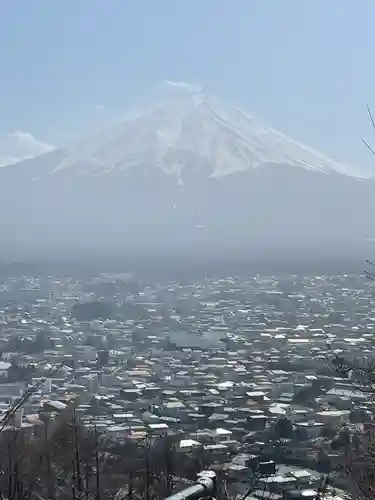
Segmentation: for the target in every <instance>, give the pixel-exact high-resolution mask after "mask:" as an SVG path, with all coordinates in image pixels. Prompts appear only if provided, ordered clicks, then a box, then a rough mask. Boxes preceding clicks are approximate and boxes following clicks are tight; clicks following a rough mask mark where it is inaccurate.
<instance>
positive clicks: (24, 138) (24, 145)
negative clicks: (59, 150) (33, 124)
mask: <svg viewBox="0 0 375 500" xmlns="http://www.w3.org/2000/svg"><path fill="white" fill-rule="evenodd" d="M54 149H55V147H54V146H52V145H51V144H47V143H45V142H41V141H38V140H37V139H35V137H34V136H32V135H31V134H29V133H28V132H20V131H16V132H13V133H11V134H7V135H6V136H5V137H3V138H0V167H3V166H6V165H13V164H15V163H18V162H20V161H22V160H27V159H30V158H35V157H36V156H40V155H42V154H45V153H48V152H49V151H53V150H54Z"/></svg>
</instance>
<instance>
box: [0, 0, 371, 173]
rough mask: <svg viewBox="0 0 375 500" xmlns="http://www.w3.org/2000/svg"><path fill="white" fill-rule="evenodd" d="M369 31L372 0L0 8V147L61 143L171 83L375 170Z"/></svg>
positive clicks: (82, 0)
mask: <svg viewBox="0 0 375 500" xmlns="http://www.w3.org/2000/svg"><path fill="white" fill-rule="evenodd" d="M374 24H375V1H374V0H1V2H0V63H1V66H0V67H1V75H0V135H3V134H5V133H7V132H11V131H13V130H23V131H28V132H31V133H32V134H34V135H35V136H36V137H37V138H38V139H41V140H47V141H51V142H53V143H55V144H56V143H57V144H59V143H63V142H64V141H66V140H68V139H70V138H72V137H73V136H74V135H75V134H76V133H81V132H84V131H85V130H86V127H87V126H90V125H89V124H90V123H91V124H92V123H93V122H98V121H100V120H106V119H107V118H108V117H109V116H113V115H114V114H115V113H117V112H120V111H121V110H122V109H123V108H124V107H126V105H127V104H128V103H129V102H132V100H133V99H134V98H135V97H137V96H138V97H139V96H142V95H143V94H144V93H146V92H147V91H149V90H151V89H152V88H153V87H154V86H155V85H157V84H158V83H160V82H163V81H164V80H183V81H188V82H198V83H200V84H202V85H203V86H204V87H205V88H207V89H208V90H209V91H211V92H212V93H214V94H216V95H217V96H220V97H222V99H223V100H226V101H228V102H230V103H235V104H236V105H239V106H241V107H243V108H244V109H245V110H247V111H249V112H253V113H254V114H256V115H257V116H258V117H260V118H263V119H265V120H266V121H267V122H269V123H270V124H272V125H273V126H275V127H277V128H279V129H281V130H282V131H284V132H286V133H288V134H289V135H291V136H292V137H294V138H296V139H297V140H300V141H302V142H305V143H307V144H308V145H311V146H313V147H315V148H316V149H319V150H321V151H322V152H326V153H328V154H330V155H332V156H335V157H337V158H338V159H341V160H344V161H345V160H346V161H347V162H349V163H356V164H360V165H364V166H367V167H370V168H372V169H373V170H375V159H374V158H372V157H371V156H370V155H369V154H368V153H367V152H366V151H365V150H364V148H363V146H362V145H361V142H360V139H361V136H363V135H364V136H366V137H368V138H370V139H371V130H370V126H369V123H368V120H367V117H366V110H365V105H366V103H369V104H370V105H372V106H373V107H374V109H375V85H374V84H375V67H374V64H375V63H374V57H373V54H374V48H375V43H374V42H375V29H374ZM97 104H101V105H102V106H103V109H102V110H101V111H98V110H95V105H97ZM373 142H374V144H375V133H374V141H373ZM372 165H373V167H372Z"/></svg>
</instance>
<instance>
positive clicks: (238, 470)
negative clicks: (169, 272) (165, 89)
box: [0, 274, 375, 500]
mask: <svg viewBox="0 0 375 500" xmlns="http://www.w3.org/2000/svg"><path fill="white" fill-rule="evenodd" d="M373 291H374V284H373V282H372V281H371V280H369V279H364V278H363V277H359V276H355V275H334V276H314V277H303V276H297V275H295V276H286V277H274V276H260V275H257V276H253V277H247V278H243V277H242V278H240V277H235V276H232V277H225V278H220V279H219V278H218V279H214V278H205V279H201V280H196V281H194V282H193V281H192V282H188V280H186V281H185V282H184V283H178V282H173V281H168V282H162V281H160V282H151V283H150V282H146V281H143V280H142V279H140V278H138V277H136V276H134V275H132V274H111V275H110V274H100V275H98V276H95V277H85V278H73V277H66V276H64V277H52V276H28V277H25V276H23V277H14V276H7V277H3V278H2V279H1V281H0V350H1V362H0V377H1V383H0V411H1V414H2V416H1V424H0V425H1V432H2V433H3V435H6V434H8V435H11V434H12V435H14V434H17V435H22V436H26V438H27V440H28V441H29V442H33V440H35V439H37V438H38V436H39V437H40V436H41V435H46V436H47V437H48V440H52V438H53V434H54V432H57V430H58V428H59V427H61V425H62V423H63V422H67V421H70V422H71V420H72V418H73V417H74V421H75V422H79V427H80V432H81V431H82V429H83V430H84V431H87V432H93V431H95V436H96V439H97V441H100V442H104V441H105V442H111V443H116V444H117V445H118V446H124V447H125V446H128V445H129V446H133V447H135V448H134V449H136V448H137V449H138V450H143V452H144V450H145V448H146V447H147V448H148V449H152V448H153V447H157V446H158V443H160V442H167V441H168V443H169V444H170V445H171V446H172V447H173V453H174V456H175V457H177V456H178V457H180V459H179V460H181V463H186V464H187V463H188V462H187V461H186V462H184V461H183V460H189V459H190V460H193V458H194V460H195V462H194V464H195V466H194V467H193V469H194V474H195V473H196V472H199V468H202V469H204V468H206V469H207V468H208V469H211V470H214V471H216V472H217V474H218V478H219V480H218V481H220V484H221V486H222V488H224V489H223V491H224V490H225V495H226V498H249V499H253V500H255V499H258V500H259V499H263V498H266V499H267V498H268V499H271V498H272V499H273V500H278V499H280V498H287V499H289V498H290V499H295V498H306V499H309V498H311V499H315V498H317V496H318V493H319V491H322V488H323V487H322V484H323V483H324V484H323V486H324V495H325V498H331V497H332V498H333V497H335V498H336V499H337V500H339V499H340V498H342V499H345V498H349V497H350V494H351V487H350V484H349V483H350V482H349V480H348V477H347V474H346V473H345V471H344V469H343V466H342V456H343V453H344V451H345V449H346V448H347V447H348V443H349V442H350V443H351V442H352V441H351V439H352V438H353V436H358V435H361V433H365V432H366V429H368V427H369V426H371V421H372V418H373V404H372V400H371V397H370V396H369V394H368V393H367V392H366V391H364V390H363V389H362V388H361V384H360V383H359V382H358V380H356V377H355V376H353V371H352V370H350V371H349V373H348V371H345V370H342V369H341V368H342V367H340V366H336V365H335V361H336V360H337V359H338V356H339V357H340V359H341V357H343V358H345V359H350V360H352V361H353V360H355V359H364V357H366V359H371V356H372V355H373V345H374V326H375V299H374V293H373ZM344 372H345V373H344ZM354 375H355V374H354ZM72 415H73V417H72ZM129 443H130V444H129ZM145 443H146V444H145ZM171 443H172V444H171ZM107 455H109V453H108V452H107ZM96 458H97V460H100V461H102V460H104V458H103V455H101V456H100V457H99V458H98V456H96ZM175 460H176V461H177V458H176V459H175ZM71 461H72V460H71V457H70V462H71ZM77 461H78V462H79V461H80V459H79V457H78V458H77ZM78 462H77V463H78ZM146 463H147V460H146ZM142 467H144V466H142ZM73 476H74V474H73ZM328 479H329V480H328ZM66 481H68V483H69V484H71V482H72V481H73V479H72V478H70V479H69V478H68V479H66ZM121 481H122V482H123V485H122V487H120V484H119V485H117V486H116V489H118V493H117V496H116V498H118V499H121V498H126V497H127V495H128V498H129V497H131V496H134V498H137V497H136V493H135V492H134V493H133V492H131V493H129V481H127V480H126V477H125V476H121ZM121 481H120V483H121ZM191 481H193V476H192V475H191V474H189V473H188V470H187V466H186V474H185V473H184V469H183V468H182V469H181V470H180V471H179V472H178V473H177V472H175V473H174V476H173V491H175V490H176V491H178V490H179V489H181V488H182V487H183V486H184V485H186V484H189V482H191ZM114 484H115V481H114ZM223 485H224V486H223ZM149 487H150V486H149V485H148V486H147V488H149ZM167 493H171V491H167ZM165 496H167V495H165ZM55 497H58V496H57V494H56V495H55ZM141 497H142V495H141V496H139V498H141ZM146 497H148V498H153V496H152V494H151V496H150V495H149V494H147V495H146ZM222 497H223V498H224V493H222ZM142 498H144V496H143V497H142Z"/></svg>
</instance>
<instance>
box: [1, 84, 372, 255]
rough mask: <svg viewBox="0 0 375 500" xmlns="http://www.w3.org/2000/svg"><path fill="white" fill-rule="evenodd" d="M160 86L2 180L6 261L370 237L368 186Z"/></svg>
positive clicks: (331, 248)
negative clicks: (42, 254)
mask: <svg viewBox="0 0 375 500" xmlns="http://www.w3.org/2000/svg"><path fill="white" fill-rule="evenodd" d="M365 177H366V176H365V175H363V174H361V173H359V172H358V171H357V170H356V169H354V168H350V167H348V166H345V165H343V164H341V163H340V162H337V161H334V160H331V159H329V158H327V157H326V156H324V155H322V154H320V153H317V152H316V151H314V150H312V149H310V148H308V147H306V146H303V145H301V144H299V143H298V142H296V141H294V140H292V139H290V138H288V137H287V136H285V135H284V134H282V133H281V132H278V131H276V130H274V129H272V128H271V127H269V126H267V125H264V124H262V123H261V122H260V121H258V120H257V119H256V118H254V117H252V116H250V115H248V114H247V113H245V112H243V111H240V110H239V109H236V108H234V109H231V108H226V107H225V106H222V105H221V104H220V103H218V101H217V100H216V99H214V98H211V97H210V96H207V95H205V94H204V93H203V92H202V91H201V90H200V89H199V88H197V87H191V86H189V85H186V84H179V83H173V82H169V83H167V84H165V85H164V86H162V88H161V89H158V91H157V92H156V93H155V95H154V96H153V98H152V99H151V102H148V103H147V104H146V105H144V106H143V107H142V108H141V109H139V110H137V112H133V113H131V114H128V115H126V116H125V117H124V118H122V119H121V120H119V121H118V122H117V123H115V124H114V125H112V126H110V127H109V128H108V129H107V130H105V131H104V132H103V133H102V134H98V135H95V136H94V137H92V136H88V137H86V138H84V139H83V140H80V141H78V142H77V145H76V146H75V147H74V148H72V149H70V150H54V151H50V152H48V153H47V154H44V155H43V156H39V157H37V158H33V159H30V160H27V161H24V162H21V163H18V164H16V165H12V166H10V167H4V168H1V169H0V234H2V242H3V247H4V246H6V247H7V248H8V247H9V248H11V249H12V251H17V252H18V251H19V249H22V251H24V249H25V251H26V250H28V249H30V248H33V249H34V250H36V251H38V252H39V251H41V250H46V249H53V250H54V251H59V252H62V253H64V252H66V251H67V250H73V249H77V248H80V249H82V250H84V251H85V252H87V251H88V252H94V251H101V250H102V251H104V250H106V251H114V250H116V251H118V252H128V253H132V252H133V253H137V254H140V253H142V252H143V253H144V254H147V255H155V253H157V252H160V253H161V254H166V253H167V254H169V253H172V254H179V253H185V254H190V253H194V252H196V253H198V254H202V252H208V254H209V255H210V258H211V257H212V258H213V257H214V256H215V255H216V254H218V253H225V252H227V253H231V254H233V252H236V253H239V252H240V253H241V252H242V253H243V252H245V253H247V254H251V255H253V254H255V253H257V252H258V253H259V252H260V253H263V254H264V253H265V252H269V253H271V254H272V253H275V252H277V253H278V254H280V253H283V252H284V253H287V254H289V253H291V254H299V253H301V252H302V253H303V252H309V253H316V252H323V253H324V252H331V253H332V252H335V255H336V253H337V254H338V255H339V254H342V253H343V252H344V253H348V252H351V251H353V249H354V248H359V247H360V246H361V245H362V243H363V242H364V241H365V240H366V238H367V240H368V239H369V238H371V237H373V236H374V234H375V228H374V229H373V214H374V213H375V182H374V181H372V180H369V179H365Z"/></svg>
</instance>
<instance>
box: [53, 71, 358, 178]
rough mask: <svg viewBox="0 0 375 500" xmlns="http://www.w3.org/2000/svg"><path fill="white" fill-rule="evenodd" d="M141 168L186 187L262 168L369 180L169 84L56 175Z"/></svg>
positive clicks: (195, 90)
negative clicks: (295, 169)
mask: <svg viewBox="0 0 375 500" xmlns="http://www.w3.org/2000/svg"><path fill="white" fill-rule="evenodd" d="M137 165H138V166H140V165H143V166H148V167H152V168H158V169H160V170H162V171H164V172H165V173H166V174H169V175H171V176H173V177H174V178H176V180H178V182H179V183H183V178H186V177H189V178H191V177H192V173H193V177H194V178H196V177H197V176H200V177H205V178H207V177H211V178H220V177H224V176H227V175H230V174H233V173H235V172H241V171H247V170H252V169H255V168H259V167H262V166H264V165H279V166H282V165H284V166H285V165H288V166H293V167H298V168H303V169H308V170H310V171H315V172H320V173H325V174H332V173H339V174H343V175H348V176H352V177H363V176H362V175H361V174H360V173H359V172H357V171H356V170H354V169H352V168H350V167H347V166H345V165H342V164H341V163H339V162H337V161H335V160H332V159H330V158H328V157H326V156H325V155H322V154H320V153H318V152H316V151H314V150H313V149H311V148H309V147H307V146H304V145H303V144H300V143H298V142H297V141H295V140H293V139H290V138H289V137H287V136H286V135H285V134H283V133H281V132H279V131H277V130H275V129H273V128H272V127H269V126H268V125H266V124H264V123H262V122H261V121H259V120H258V119H257V118H255V117H253V116H251V115H249V114H248V113H246V112H244V111H241V110H240V109H238V108H232V109H231V108H229V107H225V106H222V105H221V104H219V103H218V102H217V101H216V99H214V98H211V97H210V96H208V95H206V94H205V93H203V91H202V88H201V87H200V86H197V85H191V84H188V83H186V82H173V81H167V82H165V83H163V84H162V85H161V86H159V88H158V91H157V92H156V95H154V98H153V100H152V102H151V103H150V104H149V105H147V106H144V107H143V108H142V109H141V110H140V111H138V112H137V113H136V114H132V115H128V116H125V117H124V118H123V119H122V120H121V121H119V122H118V123H116V124H114V125H113V126H112V127H111V128H110V129H109V130H108V131H106V132H105V133H103V134H101V135H99V136H98V135H97V136H95V137H88V138H87V139H85V140H84V141H82V142H81V143H79V144H78V145H77V147H76V148H74V149H73V150H72V151H71V153H70V155H69V157H68V158H67V159H66V160H64V161H63V162H62V163H61V164H60V165H58V167H57V168H56V169H55V171H60V170H62V169H66V168H72V167H76V168H77V169H78V170H79V172H78V173H80V174H82V173H93V172H94V173H95V175H106V174H109V173H111V172H114V171H116V172H118V171H121V170H128V169H130V168H136V167H137Z"/></svg>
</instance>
